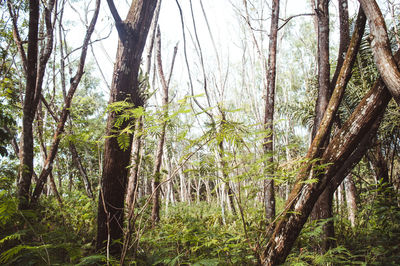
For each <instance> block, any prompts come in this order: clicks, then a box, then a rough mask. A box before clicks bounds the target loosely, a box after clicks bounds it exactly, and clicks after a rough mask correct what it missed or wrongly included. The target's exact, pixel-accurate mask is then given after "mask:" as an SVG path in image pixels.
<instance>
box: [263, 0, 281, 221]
mask: <svg viewBox="0 0 400 266" xmlns="http://www.w3.org/2000/svg"><path fill="white" fill-rule="evenodd" d="M278 22H279V0H273V1H272V16H271V30H270V36H269V54H268V70H267V71H268V72H267V91H266V95H265V114H264V128H265V130H266V131H267V134H268V135H267V136H266V137H265V139H264V155H265V156H266V157H268V164H267V165H266V174H267V179H266V180H264V204H265V218H266V219H267V220H268V221H271V220H273V219H274V217H275V191H274V155H273V154H274V109H275V81H276V53H277V41H278Z"/></svg>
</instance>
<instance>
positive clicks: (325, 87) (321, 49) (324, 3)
mask: <svg viewBox="0 0 400 266" xmlns="http://www.w3.org/2000/svg"><path fill="white" fill-rule="evenodd" d="M328 6H329V0H318V3H317V9H316V10H315V12H316V15H317V19H318V98H317V103H316V104H315V119H314V126H313V130H312V138H314V137H315V134H316V133H317V130H318V127H319V125H320V123H321V120H322V117H323V115H324V112H325V109H326V107H327V106H328V102H329V98H330V90H329V84H330V82H329V81H330V65H329V9H328Z"/></svg>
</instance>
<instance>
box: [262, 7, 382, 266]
mask: <svg viewBox="0 0 400 266" xmlns="http://www.w3.org/2000/svg"><path fill="white" fill-rule="evenodd" d="M365 20H366V19H365V16H364V13H363V12H362V10H361V9H360V11H359V15H358V18H357V22H356V27H355V31H354V33H353V37H352V40H351V42H350V46H349V49H348V50H347V54H346V59H345V62H344V64H343V66H342V69H341V71H340V74H339V77H338V81H337V83H336V86H335V90H334V92H333V94H332V97H331V99H330V101H329V104H328V107H327V109H326V111H325V113H324V116H323V119H322V121H321V123H320V126H319V129H318V131H317V133H316V135H315V138H314V139H313V142H312V144H311V146H310V148H309V150H308V153H307V155H306V160H309V161H310V162H305V164H304V166H303V168H302V169H301V170H300V172H299V174H298V177H297V182H296V184H295V186H294V188H293V190H292V192H291V195H290V196H289V199H288V201H287V203H286V208H285V210H284V212H283V213H282V214H281V216H283V218H280V219H279V223H278V224H277V225H276V226H275V229H274V230H273V234H272V236H271V238H270V240H269V242H268V244H267V246H266V248H265V250H264V252H263V253H262V254H261V258H260V259H261V261H262V262H263V263H265V264H268V265H276V264H279V263H283V262H284V261H285V259H286V257H287V255H288V254H289V252H290V250H291V247H292V245H293V243H294V241H295V240H296V238H297V236H298V234H299V233H300V230H301V228H302V227H303V225H304V223H305V222H306V220H307V218H308V216H309V214H310V212H311V210H312V208H313V206H314V204H315V202H316V200H317V199H318V197H319V195H320V194H321V193H322V191H323V189H325V187H326V183H324V185H323V186H322V187H321V186H319V189H320V191H319V190H318V191H317V192H318V193H316V192H315V191H316V189H315V187H316V186H317V185H318V184H319V183H314V184H308V185H304V181H305V180H307V179H308V178H309V177H310V171H311V169H312V161H313V160H314V159H317V158H320V157H321V156H323V153H322V151H321V147H323V145H324V143H325V140H326V138H327V136H328V135H329V134H328V133H329V130H330V127H331V126H332V123H333V118H334V116H335V115H336V112H337V110H338V107H339V104H340V102H341V99H342V97H343V93H344V89H345V87H346V85H347V83H348V81H349V79H350V76H351V70H352V66H353V64H354V61H355V58H356V55H357V51H358V48H359V45H360V42H361V37H362V35H363V32H364V25H365ZM376 87H377V88H376ZM376 87H374V90H371V92H370V93H369V94H373V93H375V94H376V95H377V99H376V101H377V103H379V100H382V99H381V98H384V97H383V96H382V95H381V94H380V93H379V92H381V91H384V90H383V89H382V88H381V90H379V86H378V85H377V86H376ZM373 95H374V94H373ZM367 96H368V95H367ZM367 96H366V98H364V101H362V102H361V103H360V105H359V108H358V109H356V111H355V112H354V113H353V115H352V116H351V117H350V119H349V121H352V120H355V119H359V120H360V121H358V125H356V126H355V128H354V129H353V127H352V124H351V122H347V123H346V124H345V126H343V127H342V129H341V130H340V131H339V133H338V134H337V135H336V136H335V138H334V139H333V141H332V142H331V143H330V144H329V146H328V148H329V147H330V146H331V145H335V144H332V143H336V142H337V141H340V142H341V143H342V144H343V146H341V147H336V149H337V150H338V151H339V150H340V152H337V153H335V155H336V158H334V159H328V160H326V161H328V162H329V163H334V162H336V161H338V160H339V159H340V160H342V161H340V162H339V163H343V160H345V159H347V157H348V156H349V154H348V153H349V152H350V151H352V150H353V149H354V146H356V144H357V141H359V140H360V139H361V138H362V137H363V135H364V133H365V132H364V131H366V129H365V128H366V127H368V126H370V125H371V121H370V120H371V118H370V120H367V119H364V120H363V118H364V115H363V114H364V113H365V114H366V113H367V110H369V109H372V111H375V113H373V114H372V116H374V118H376V116H377V115H378V114H380V113H381V112H379V111H381V110H378V111H377V110H375V109H379V108H375V109H374V107H375V104H376V102H373V101H367V99H369V98H368V97H367ZM371 100H372V99H371ZM383 100H385V99H383ZM383 100H382V101H383ZM368 108H369V109H368ZM372 122H373V121H372ZM362 130H364V131H362ZM345 144H347V145H348V147H346V146H345ZM349 147H350V148H349ZM322 163H324V161H322ZM332 167H333V165H330V168H332ZM327 169H328V168H327ZM327 169H325V170H327ZM316 177H318V176H316ZM325 177H326V175H325V176H324V178H325ZM303 185H304V186H303ZM271 228H272V227H271Z"/></svg>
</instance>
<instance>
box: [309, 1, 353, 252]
mask: <svg viewBox="0 0 400 266" xmlns="http://www.w3.org/2000/svg"><path fill="white" fill-rule="evenodd" d="M339 19H340V42H339V53H338V58H337V61H336V62H337V64H336V70H335V73H334V75H333V78H332V81H331V82H330V84H329V91H328V92H327V95H324V97H327V98H328V99H329V98H330V96H331V95H332V92H333V90H334V89H335V85H336V82H337V79H338V77H339V74H340V70H341V68H342V66H343V63H344V60H345V56H346V51H347V49H348V47H349V44H350V35H349V13H348V3H347V0H339ZM328 22H329V21H328ZM325 48H326V47H325ZM319 115H320V114H319ZM318 126H319V125H316V124H314V128H318ZM325 145H327V143H326V144H325ZM334 192H335V191H334V190H333V187H332V186H327V188H326V190H325V191H324V192H323V193H322V194H321V195H320V197H319V199H318V201H317V203H316V204H315V206H314V209H313V211H312V212H311V215H310V216H311V219H312V220H323V219H329V218H332V217H333V209H332V204H333V194H334ZM334 236H335V231H334V223H333V220H330V221H328V222H326V223H325V224H324V225H323V231H322V236H321V238H322V242H321V246H319V247H318V248H317V249H318V250H319V251H320V252H321V253H325V252H326V251H328V250H329V249H330V248H331V247H333V246H334V245H335V242H334V240H333V239H334Z"/></svg>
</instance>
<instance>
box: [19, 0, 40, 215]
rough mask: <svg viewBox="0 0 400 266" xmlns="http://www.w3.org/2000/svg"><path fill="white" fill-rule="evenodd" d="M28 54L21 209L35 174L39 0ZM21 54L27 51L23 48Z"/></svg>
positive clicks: (32, 4)
mask: <svg viewBox="0 0 400 266" xmlns="http://www.w3.org/2000/svg"><path fill="white" fill-rule="evenodd" d="M28 29H29V32H28V55H27V69H26V88H25V98H24V103H23V118H22V136H21V144H20V146H21V148H20V154H19V158H20V169H19V180H18V198H19V205H18V207H19V209H20V210H24V209H27V208H28V207H29V189H30V187H31V180H32V175H33V125H32V123H33V120H34V117H35V113H36V106H33V100H34V98H35V92H36V77H37V58H38V32H39V0H30V1H29V26H28ZM21 56H22V57H24V56H25V53H24V52H23V51H22V50H21Z"/></svg>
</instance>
